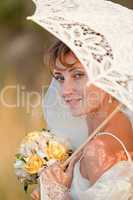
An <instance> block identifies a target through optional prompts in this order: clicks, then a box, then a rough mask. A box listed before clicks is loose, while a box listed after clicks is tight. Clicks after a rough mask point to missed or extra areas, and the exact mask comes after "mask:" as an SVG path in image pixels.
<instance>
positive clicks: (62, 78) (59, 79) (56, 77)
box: [54, 75, 65, 82]
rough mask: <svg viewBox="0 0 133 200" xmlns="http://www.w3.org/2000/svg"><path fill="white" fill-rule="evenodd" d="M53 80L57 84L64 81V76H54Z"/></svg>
mask: <svg viewBox="0 0 133 200" xmlns="http://www.w3.org/2000/svg"><path fill="white" fill-rule="evenodd" d="M54 78H55V79H56V80H57V81H59V82H63V81H64V80H65V79H64V76H62V75H54Z"/></svg>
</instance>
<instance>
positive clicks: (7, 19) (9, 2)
mask: <svg viewBox="0 0 133 200" xmlns="http://www.w3.org/2000/svg"><path fill="white" fill-rule="evenodd" d="M31 2H32V1H31ZM31 2H29V3H27V2H26V1H25V0H19V1H18V0H1V1H0V24H1V25H4V26H10V27H12V28H14V27H18V26H19V27H21V26H23V25H24V18H25V17H26V15H27V14H29V9H30V8H31V10H32V6H33V4H32V3H31Z"/></svg>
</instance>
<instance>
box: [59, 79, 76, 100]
mask: <svg viewBox="0 0 133 200" xmlns="http://www.w3.org/2000/svg"><path fill="white" fill-rule="evenodd" d="M74 92H75V84H74V83H73V81H72V80H71V78H66V79H65V80H64V83H63V84H62V87H61V96H62V97H63V98H64V99H65V98H69V97H71V96H72V95H73V93H74Z"/></svg>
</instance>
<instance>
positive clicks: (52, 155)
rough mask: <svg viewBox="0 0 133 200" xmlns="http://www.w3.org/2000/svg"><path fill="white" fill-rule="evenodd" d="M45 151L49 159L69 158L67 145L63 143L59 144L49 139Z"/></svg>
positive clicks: (62, 159)
mask: <svg viewBox="0 0 133 200" xmlns="http://www.w3.org/2000/svg"><path fill="white" fill-rule="evenodd" d="M45 151H46V153H47V155H48V157H49V159H55V160H59V161H64V160H66V159H67V158H68V153H67V147H66V146H65V145H63V144H59V143H58V142H56V141H52V140H51V141H49V143H48V146H47V147H46V149H45Z"/></svg>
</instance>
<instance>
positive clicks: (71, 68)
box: [54, 66, 82, 74]
mask: <svg viewBox="0 0 133 200" xmlns="http://www.w3.org/2000/svg"><path fill="white" fill-rule="evenodd" d="M66 69H67V68H65V69H62V68H58V67H56V68H55V70H57V71H55V72H54V73H55V74H60V71H65V70H66ZM75 69H82V68H81V67H80V66H79V67H77V66H73V67H70V69H69V68H68V71H69V72H71V71H73V70H75ZM58 70H59V71H58Z"/></svg>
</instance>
